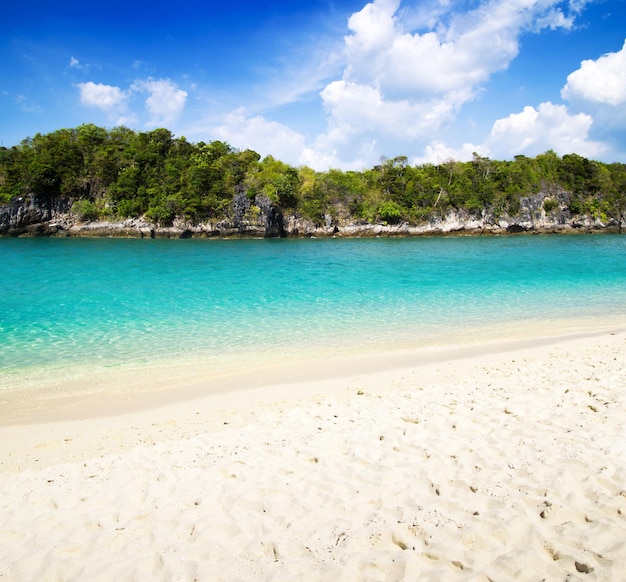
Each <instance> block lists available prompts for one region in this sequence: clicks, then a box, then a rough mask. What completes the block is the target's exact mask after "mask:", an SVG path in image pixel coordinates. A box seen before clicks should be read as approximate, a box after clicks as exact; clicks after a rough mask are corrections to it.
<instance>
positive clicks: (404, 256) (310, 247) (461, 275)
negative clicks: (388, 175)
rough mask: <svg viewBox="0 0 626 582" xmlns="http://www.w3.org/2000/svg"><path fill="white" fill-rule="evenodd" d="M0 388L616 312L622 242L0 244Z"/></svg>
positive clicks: (405, 342) (624, 279)
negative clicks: (192, 359)
mask: <svg viewBox="0 0 626 582" xmlns="http://www.w3.org/2000/svg"><path fill="white" fill-rule="evenodd" d="M0 273H1V278H0V281H1V283H0V381H3V383H4V384H5V386H4V387H5V388H6V387H7V383H8V382H10V381H11V380H10V379H11V378H15V377H17V376H19V374H20V373H21V372H24V371H26V370H31V371H32V370H33V369H37V368H43V367H55V368H59V369H61V368H63V367H65V366H74V365H77V366H80V365H90V364H95V365H104V366H111V365H122V364H133V363H137V362H151V361H155V360H159V359H163V358H168V357H179V356H181V357H182V356H185V357H188V356H193V355H194V354H197V355H203V356H209V357H216V358H218V357H220V356H223V355H228V354H233V353H237V354H242V353H243V354H245V353H247V352H250V353H252V352H259V351H268V352H273V353H274V354H280V353H284V354H285V355H288V354H289V353H291V352H294V351H297V350H306V349H315V348H320V349H327V348H328V347H330V348H332V349H333V350H337V351H338V352H340V351H341V350H344V349H345V350H349V349H350V348H351V347H352V348H353V347H355V346H371V347H374V348H376V347H380V346H386V347H393V346H396V347H409V346H417V345H429V344H430V343H433V342H436V341H437V337H438V336H439V334H441V333H448V334H450V333H451V332H454V331H455V330H459V332H460V331H462V330H465V331H467V330H471V329H479V328H481V327H483V326H498V325H513V326H516V325H517V326H520V325H524V323H525V322H528V321H531V320H534V321H537V320H542V319H569V318H571V319H575V318H584V317H603V318H605V317H612V316H615V317H618V318H622V319H623V317H624V315H625V314H626V237H623V236H619V235H612V236H611V235H594V236H563V235H558V236H519V237H487V238H476V237H471V238H465V237H463V238H452V237H451V238H407V239H345V240H344V239H319V240H308V239H307V240H134V239H133V240H126V239H0ZM3 379H4V380H3Z"/></svg>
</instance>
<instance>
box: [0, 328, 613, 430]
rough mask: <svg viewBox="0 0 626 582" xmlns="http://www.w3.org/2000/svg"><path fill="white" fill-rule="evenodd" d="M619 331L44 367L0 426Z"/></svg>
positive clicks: (2, 395) (10, 397) (8, 401)
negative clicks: (61, 369)
mask: <svg viewBox="0 0 626 582" xmlns="http://www.w3.org/2000/svg"><path fill="white" fill-rule="evenodd" d="M545 329H549V330H550V331H549V332H548V333H546V332H545ZM623 330H626V319H623V320H620V321H613V320H609V319H608V318H606V317H603V318H596V317H587V318H578V319H575V320H571V319H558V320H554V321H548V322H546V321H532V320H528V321H525V322H523V323H522V325H518V327H517V328H516V329H515V330H513V331H511V330H508V329H506V328H505V327H504V326H503V325H502V324H500V325H497V326H484V327H483V328H467V329H463V328H459V329H457V330H455V331H454V332H451V331H449V330H448V331H447V332H444V333H443V334H441V335H440V336H439V337H437V338H435V337H431V336H430V335H429V336H426V337H425V338H424V340H423V341H424V342H425V343H419V344H412V345H411V344H409V345H404V346H402V345H394V346H391V347H385V349H382V346H381V345H378V344H368V345H361V344H353V345H352V344H350V345H343V346H342V347H341V349H340V350H338V351H337V350H335V349H333V350H332V351H331V350H320V349H319V348H317V349H316V350H313V351H303V350H302V349H301V348H299V349H296V350H295V351H293V352H290V353H288V354H284V353H281V354H278V355H277V354H275V353H272V352H271V351H268V349H267V348H266V350H263V351H261V352H259V353H255V354H250V353H247V352H244V353H241V354H240V353H233V354H230V355H222V356H220V357H217V358H213V357H208V358H205V357H204V356H203V355H202V354H199V355H197V356H195V357H192V358H191V359H187V358H180V357H177V358H174V359H172V360H168V359H165V360H155V361H150V362H146V363H132V364H126V365H122V366H109V365H105V366H95V367H94V366H92V365H88V366H85V365H83V366H80V367H78V368H76V369H74V368H70V371H69V372H67V373H65V374H64V373H60V372H61V371H60V370H59V369H57V368H54V369H48V368H44V369H42V370H40V371H38V372H35V373H34V374H33V375H31V376H29V384H27V385H26V388H24V389H23V390H21V389H18V390H16V391H14V392H13V391H11V390H3V391H0V428H2V427H3V426H12V425H29V424H42V423H50V422H64V421H77V420H81V421H82V420H89V419H93V418H101V417H107V416H118V415H125V414H132V413H136V412H142V411H144V410H150V409H154V408H162V407H165V406H170V405H176V404H179V403H181V402H185V401H193V400H199V399H205V398H225V397H227V396H228V395H229V394H231V393H236V392H241V391H244V392H246V391H247V392H250V393H255V392H256V391H259V390H261V391H262V390H265V391H267V392H268V393H272V392H273V391H275V389H276V387H280V386H281V385H287V384H288V385H295V386H297V385H300V384H308V385H315V384H316V383H317V384H320V383H323V382H328V381H338V380H342V379H345V378H349V377H359V376H362V375H364V374H372V373H384V372H393V371H396V370H399V369H408V368H416V367H422V366H427V365H431V364H438V363H441V362H443V361H446V360H455V361H456V360H463V359H469V358H475V357H481V356H486V355H489V354H492V353H493V354H497V353H503V352H509V351H515V350H519V349H524V348H530V347H538V346H542V345H551V344H556V343H561V342H564V341H569V340H571V339H576V338H585V337H592V336H596V335H601V334H603V333H607V332H615V331H617V332H620V331H623ZM431 342H434V343H431ZM87 387H88V388H87ZM113 387H114V388H113ZM294 394H297V395H299V396H302V395H305V396H306V394H305V393H303V391H302V390H300V389H294Z"/></svg>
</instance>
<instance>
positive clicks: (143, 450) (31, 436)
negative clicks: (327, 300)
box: [0, 329, 626, 582]
mask: <svg viewBox="0 0 626 582" xmlns="http://www.w3.org/2000/svg"><path fill="white" fill-rule="evenodd" d="M509 348H511V349H506V350H504V351H498V350H495V349H494V346H491V347H490V348H489V349H485V350H482V351H480V352H462V351H460V352H458V353H453V352H448V355H449V356H450V357H445V358H431V360H432V361H431V363H428V360H429V358H426V359H425V360H424V361H420V363H419V365H408V364H410V358H405V359H404V360H403V362H404V365H402V366H397V367H395V368H394V369H384V370H383V369H381V370H378V371H377V370H368V371H367V373H361V374H360V375H359V374H354V373H353V374H337V375H336V377H328V378H324V379H320V378H318V379H316V380H313V381H309V382H305V381H298V382H294V383H292V384H283V385H280V386H273V387H272V386H263V387H260V388H256V389H255V390H240V391H232V392H231V393H229V394H228V395H221V396H212V397H207V398H195V399H189V400H187V401H185V402H179V403H177V404H174V403H171V404H169V405H168V406H163V407H160V408H154V409H151V410H144V411H137V412H133V413H129V414H122V415H116V416H109V417H107V416H104V417H102V418H92V419H84V420H75V421H69V420H65V421H62V422H60V421H58V422H48V423H39V424H31V425H28V424H14V425H10V426H3V427H0V441H1V443H2V444H1V445H0V580H3V581H4V580H11V581H14V580H15V581H20V582H21V581H30V580H33V581H35V580H37V581H47V580H81V581H83V580H90V581H91V580H116V581H122V580H142V581H143V580H166V581H171V580H210V581H219V580H224V581H235V580H245V581H249V580H277V581H285V580H345V581H355V580H368V581H369V580H372V581H375V580H380V581H392V580H437V581H439V580H493V581H502V580H529V581H538V580H559V581H561V580H615V581H618V580H624V579H625V572H626V428H625V426H626V332H625V331H624V330H623V329H620V330H618V331H612V332H603V333H600V334H595V335H587V336H577V337H569V338H560V339H559V340H558V341H557V340H554V341H552V340H551V341H544V342H541V343H532V342H530V343H528V342H526V343H523V344H516V345H515V346H509ZM512 348H514V349H512Z"/></svg>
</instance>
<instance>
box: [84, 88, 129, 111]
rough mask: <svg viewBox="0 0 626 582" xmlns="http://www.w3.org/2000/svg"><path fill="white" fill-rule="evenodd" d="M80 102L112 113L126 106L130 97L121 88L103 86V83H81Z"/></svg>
mask: <svg viewBox="0 0 626 582" xmlns="http://www.w3.org/2000/svg"><path fill="white" fill-rule="evenodd" d="M77 87H78V89H79V91H80V101H81V103H82V104H83V105H88V106H90V107H98V108H99V109H103V110H104V111H111V110H113V109H115V108H119V107H122V106H124V105H125V104H126V100H127V99H128V95H127V94H126V93H124V91H122V90H121V89H120V88H119V87H114V86H112V85H103V84H102V83H93V82H92V81H88V82H87V83H79V84H78V85H77Z"/></svg>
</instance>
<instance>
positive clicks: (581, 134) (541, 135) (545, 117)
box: [486, 102, 605, 159]
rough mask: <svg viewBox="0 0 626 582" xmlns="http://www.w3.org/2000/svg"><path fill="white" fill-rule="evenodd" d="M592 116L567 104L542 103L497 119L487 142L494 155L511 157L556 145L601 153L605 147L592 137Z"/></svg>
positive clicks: (558, 148)
mask: <svg viewBox="0 0 626 582" xmlns="http://www.w3.org/2000/svg"><path fill="white" fill-rule="evenodd" d="M592 123H593V119H592V118H591V116H590V115H587V114H585V113H576V114H571V113H569V112H568V110H567V107H565V105H554V104H553V103H550V102H546V103H541V105H539V107H538V108H537V109H535V108H534V107H530V106H527V107H524V110H523V111H522V112H521V113H512V114H511V115H509V116H508V117H506V118H503V119H498V120H497V121H496V122H495V123H494V124H493V128H492V129H491V134H490V135H489V138H488V139H487V141H486V146H487V147H488V150H489V151H490V153H491V155H492V156H493V157H496V158H499V159H502V158H511V157H513V156H514V155H517V154H525V155H533V156H534V155H537V154H540V153H542V152H544V151H546V150H549V149H553V150H555V151H556V152H557V153H558V154H560V155H563V154H568V153H573V152H575V153H577V154H580V155H582V156H587V157H598V156H600V155H601V154H602V153H603V152H604V151H605V147H604V145H603V144H601V143H600V142H596V141H592V140H590V139H589V130H590V129H591V125H592Z"/></svg>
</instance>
